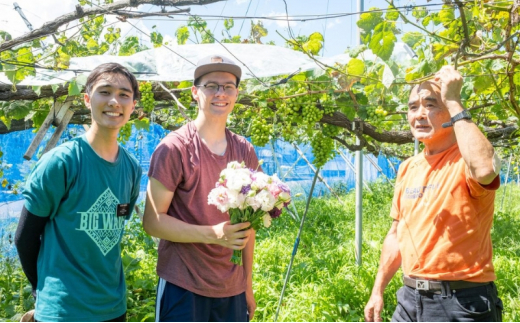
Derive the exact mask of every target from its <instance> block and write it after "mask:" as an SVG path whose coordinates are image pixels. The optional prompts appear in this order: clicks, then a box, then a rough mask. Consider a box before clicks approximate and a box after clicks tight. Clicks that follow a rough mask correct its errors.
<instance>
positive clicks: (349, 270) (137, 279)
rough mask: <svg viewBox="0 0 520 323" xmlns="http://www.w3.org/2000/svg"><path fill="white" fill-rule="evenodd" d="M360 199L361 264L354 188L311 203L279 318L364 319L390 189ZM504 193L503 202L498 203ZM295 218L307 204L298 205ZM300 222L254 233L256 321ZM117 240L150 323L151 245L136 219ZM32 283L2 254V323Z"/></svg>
mask: <svg viewBox="0 0 520 323" xmlns="http://www.w3.org/2000/svg"><path fill="white" fill-rule="evenodd" d="M371 189H372V193H370V192H367V191H365V192H364V196H363V214H364V215H363V252H362V255H361V256H362V266H361V267H359V266H357V265H356V260H355V259H356V257H355V245H354V236H355V229H354V228H355V224H354V219H355V208H354V206H355V200H354V192H353V191H352V192H350V193H348V194H345V195H342V196H341V197H340V199H339V200H338V199H336V198H335V197H321V198H315V199H313V200H312V202H311V205H310V208H309V213H308V214H307V219H306V222H305V225H304V230H303V234H302V236H301V242H300V245H299V249H298V252H297V254H296V257H295V260H294V264H293V268H292V272H291V275H290V279H289V282H288V285H287V289H286V291H285V296H284V300H283V303H282V306H281V308H280V313H279V317H278V320H279V321H330V322H339V321H362V320H363V308H364V306H365V304H366V302H367V300H368V298H369V297H370V292H371V289H372V285H373V283H374V278H375V275H376V272H377V268H378V264H379V257H380V254H381V246H382V242H383V239H384V237H385V235H386V233H387V231H388V229H389V228H390V225H391V222H392V220H391V218H390V217H389V213H390V206H391V201H392V195H393V188H392V186H391V185H389V184H382V183H374V184H372V185H371ZM503 192H504V188H501V189H500V190H499V191H498V192H497V198H496V205H495V209H496V213H495V222H494V227H493V231H492V238H493V244H494V264H495V270H496V273H497V276H498V280H497V286H498V290H499V294H500V297H501V298H502V300H503V302H504V317H503V319H504V321H520V298H519V295H520V231H519V230H518V228H519V227H520V199H519V198H518V197H519V196H520V188H519V187H518V186H516V184H510V185H508V187H507V195H503ZM502 197H505V198H504V204H503V205H502ZM296 209H297V213H298V214H299V216H302V215H303V211H304V209H305V201H298V202H296ZM299 226H300V222H299V221H298V220H297V219H294V218H292V217H291V216H289V215H288V214H284V215H283V216H282V217H280V218H279V219H277V220H276V221H275V222H274V223H273V226H272V227H271V229H269V230H265V231H260V232H259V233H258V235H257V245H256V249H255V264H254V276H253V281H254V283H253V287H254V290H255V295H256V302H257V305H258V307H257V311H256V313H255V318H254V320H255V321H273V320H274V317H275V313H276V309H277V306H278V301H279V299H280V293H281V290H282V287H283V283H284V280H285V275H286V271H287V267H288V264H289V261H290V258H291V253H292V251H293V246H294V242H295V239H296V236H297V234H298V229H299ZM126 230H127V233H126V234H125V237H124V239H123V242H122V244H123V253H122V257H123V265H124V269H125V274H126V281H127V287H128V294H127V296H128V321H134V322H135V321H153V320H154V315H155V313H154V312H155V288H156V285H157V279H158V278H157V275H156V273H155V262H156V259H157V251H156V244H155V242H154V241H153V240H152V239H151V238H150V237H149V236H147V235H146V234H145V233H144V232H143V230H142V228H141V225H140V220H139V218H138V217H136V216H134V217H133V218H132V220H131V221H129V223H128V225H127V228H126ZM401 286H402V282H401V273H400V272H398V273H397V274H396V276H395V277H394V279H393V280H392V281H391V282H390V284H389V286H388V287H387V289H386V291H385V308H384V312H383V319H384V320H386V321H389V320H390V318H391V316H392V313H393V311H394V308H395V304H396V298H395V293H396V292H397V290H398V289H399V288H400V287H401ZM33 303H34V302H33V299H32V297H31V296H30V288H29V284H28V282H27V280H26V279H25V276H24V275H23V273H22V271H21V269H20V266H19V263H18V260H17V259H16V258H14V259H13V258H12V257H11V258H6V257H3V256H1V255H0V321H2V320H5V321H16V320H19V318H20V315H21V313H23V312H25V311H27V310H29V309H30V308H32V307H33Z"/></svg>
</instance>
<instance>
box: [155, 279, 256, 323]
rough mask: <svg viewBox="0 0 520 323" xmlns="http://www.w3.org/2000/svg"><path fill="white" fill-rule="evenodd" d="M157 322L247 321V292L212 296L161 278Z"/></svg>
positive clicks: (158, 292) (158, 290)
mask: <svg viewBox="0 0 520 323" xmlns="http://www.w3.org/2000/svg"><path fill="white" fill-rule="evenodd" d="M155 320H156V321H157V322H248V321H249V316H248V313H247V303H246V293H242V294H240V295H236V296H231V297H224V298H212V297H205V296H201V295H197V294H195V293H192V292H190V291H188V290H186V289H184V288H181V287H179V286H176V285H173V284H171V283H169V282H167V281H165V280H163V279H159V286H158V288H157V304H156V317H155Z"/></svg>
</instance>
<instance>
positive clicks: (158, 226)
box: [143, 209, 217, 244]
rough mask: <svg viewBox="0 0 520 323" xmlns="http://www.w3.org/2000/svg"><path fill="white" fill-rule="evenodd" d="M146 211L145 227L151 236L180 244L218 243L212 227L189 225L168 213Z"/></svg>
mask: <svg viewBox="0 0 520 323" xmlns="http://www.w3.org/2000/svg"><path fill="white" fill-rule="evenodd" d="M152 211H153V210H148V209H145V213H144V218H143V227H144V230H145V231H146V233H148V234H149V235H151V236H154V237H157V238H160V239H164V240H168V241H172V242H180V243H206V244H210V243H216V241H217V234H216V232H215V230H213V227H212V226H207V225H194V224H189V223H186V222H184V221H181V220H179V219H176V218H174V217H172V216H169V215H168V214H166V213H155V212H152Z"/></svg>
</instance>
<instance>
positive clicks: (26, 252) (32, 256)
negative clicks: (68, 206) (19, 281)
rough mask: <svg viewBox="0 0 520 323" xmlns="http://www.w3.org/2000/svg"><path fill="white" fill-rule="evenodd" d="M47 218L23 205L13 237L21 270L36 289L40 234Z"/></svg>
mask: <svg viewBox="0 0 520 323" xmlns="http://www.w3.org/2000/svg"><path fill="white" fill-rule="evenodd" d="M47 221H48V218H43V217H38V216H36V215H34V214H32V213H30V212H29V211H28V210H27V209H26V208H25V207H23V209H22V212H21V214H20V219H19V222H18V227H17V229H16V234H15V238H14V242H15V246H16V250H17V251H18V256H19V258H20V263H21V265H22V270H23V271H24V273H25V276H27V279H28V280H29V282H30V283H31V285H32V288H33V290H36V287H37V285H38V268H37V263H38V255H39V253H40V245H41V234H42V233H43V230H44V228H45V224H46V223H47Z"/></svg>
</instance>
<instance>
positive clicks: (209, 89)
mask: <svg viewBox="0 0 520 323" xmlns="http://www.w3.org/2000/svg"><path fill="white" fill-rule="evenodd" d="M195 86H196V87H203V88H204V92H205V93H206V94H209V95H214V94H217V92H218V90H220V87H222V90H223V91H224V93H226V94H227V95H234V94H236V91H237V86H236V85H235V84H233V83H229V84H217V83H206V84H202V85H195Z"/></svg>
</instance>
